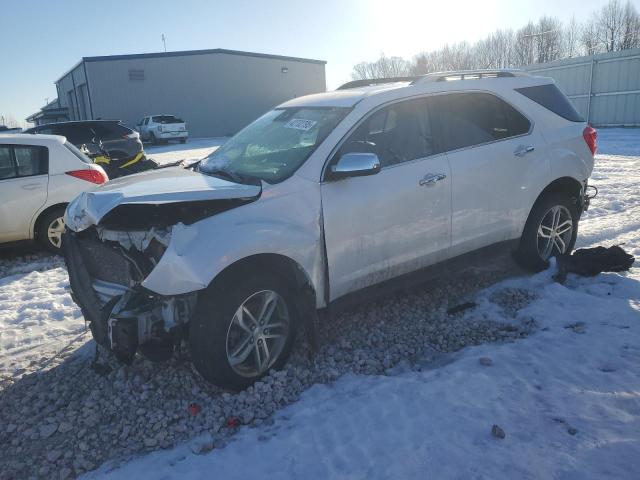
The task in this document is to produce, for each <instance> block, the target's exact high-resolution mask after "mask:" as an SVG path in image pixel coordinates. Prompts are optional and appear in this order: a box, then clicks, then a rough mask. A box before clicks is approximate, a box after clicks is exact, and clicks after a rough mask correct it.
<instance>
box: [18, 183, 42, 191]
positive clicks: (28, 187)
mask: <svg viewBox="0 0 640 480" xmlns="http://www.w3.org/2000/svg"><path fill="white" fill-rule="evenodd" d="M40 186H41V185H40V184H39V183H27V184H26V185H22V189H23V190H38V189H39V188H40Z"/></svg>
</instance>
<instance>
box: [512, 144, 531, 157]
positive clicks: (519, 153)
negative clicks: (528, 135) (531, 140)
mask: <svg viewBox="0 0 640 480" xmlns="http://www.w3.org/2000/svg"><path fill="white" fill-rule="evenodd" d="M534 150H535V148H534V147H533V146H532V145H519V146H518V148H516V149H515V150H514V152H513V154H514V155H515V156H516V157H524V156H525V155H526V154H527V153H531V152H533V151H534Z"/></svg>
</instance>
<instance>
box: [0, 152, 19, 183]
mask: <svg viewBox="0 0 640 480" xmlns="http://www.w3.org/2000/svg"><path fill="white" fill-rule="evenodd" d="M15 177H16V167H15V165H14V164H13V160H12V159H11V147H5V146H0V180H6V179H8V178H15Z"/></svg>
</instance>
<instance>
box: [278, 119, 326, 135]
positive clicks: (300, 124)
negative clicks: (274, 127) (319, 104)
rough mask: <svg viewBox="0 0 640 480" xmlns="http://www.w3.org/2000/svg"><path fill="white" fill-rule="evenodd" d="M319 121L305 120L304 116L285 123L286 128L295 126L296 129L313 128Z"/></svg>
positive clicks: (305, 129)
mask: <svg viewBox="0 0 640 480" xmlns="http://www.w3.org/2000/svg"><path fill="white" fill-rule="evenodd" d="M316 123H318V122H316V121H315V120H305V119H303V118H292V119H291V120H289V121H288V122H287V123H285V124H284V126H285V128H295V129H296V130H304V131H305V132H306V131H307V130H311V129H312V128H313V127H314V125H315V124H316Z"/></svg>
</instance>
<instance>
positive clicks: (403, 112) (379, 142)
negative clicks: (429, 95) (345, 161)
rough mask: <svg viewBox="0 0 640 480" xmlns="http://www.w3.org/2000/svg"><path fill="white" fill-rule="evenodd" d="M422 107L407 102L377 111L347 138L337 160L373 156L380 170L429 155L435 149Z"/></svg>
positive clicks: (422, 103)
mask: <svg viewBox="0 0 640 480" xmlns="http://www.w3.org/2000/svg"><path fill="white" fill-rule="evenodd" d="M424 107H425V103H424V101H422V100H411V101H405V102H400V103H395V104H393V105H389V106H388V107H384V108H382V109H380V110H378V111H377V112H375V113H373V114H372V115H370V116H369V117H368V118H367V119H365V121H364V122H363V123H362V124H361V125H360V126H359V127H358V128H357V129H356V130H355V132H353V133H352V134H351V136H350V137H349V138H348V139H347V141H346V142H345V143H344V144H343V146H342V147H341V148H340V151H339V152H338V156H341V155H344V154H345V153H351V152H370V153H375V154H376V155H377V156H378V158H379V159H380V163H381V165H382V167H383V168H384V167H389V166H391V165H396V164H399V163H403V162H408V161H411V160H415V159H418V158H423V157H426V156H428V155H432V154H433V153H435V149H434V146H433V140H432V139H433V137H432V135H431V131H430V125H429V123H428V122H427V120H428V116H427V115H425V108H424Z"/></svg>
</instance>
